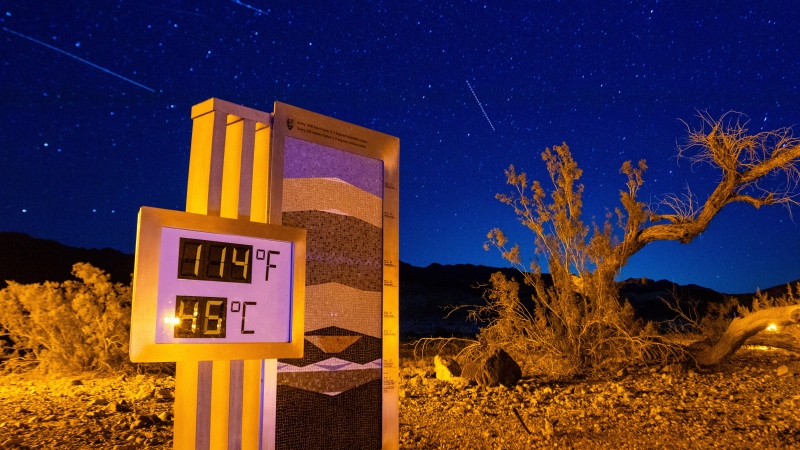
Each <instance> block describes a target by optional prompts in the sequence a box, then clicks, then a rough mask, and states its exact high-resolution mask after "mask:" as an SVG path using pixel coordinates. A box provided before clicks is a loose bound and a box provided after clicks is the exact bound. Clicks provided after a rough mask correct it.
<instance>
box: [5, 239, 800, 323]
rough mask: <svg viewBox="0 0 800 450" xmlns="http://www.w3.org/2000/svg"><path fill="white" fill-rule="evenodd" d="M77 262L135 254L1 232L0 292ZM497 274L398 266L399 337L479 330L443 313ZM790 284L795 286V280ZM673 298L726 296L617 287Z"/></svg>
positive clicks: (652, 311) (656, 311)
mask: <svg viewBox="0 0 800 450" xmlns="http://www.w3.org/2000/svg"><path fill="white" fill-rule="evenodd" d="M76 262H88V263H90V264H91V265H93V266H95V267H98V268H100V269H102V270H104V271H106V272H107V273H108V274H110V275H111V280H112V281H113V282H120V283H124V284H130V282H131V275H132V274H133V262H134V255H128V254H125V253H122V252H120V251H118V250H113V249H109V248H104V249H102V250H96V249H83V248H76V247H68V246H66V245H62V244H59V243H58V242H55V241H50V240H43V239H36V238H33V237H30V236H28V235H26V234H23V233H11V232H0V289H2V288H5V287H6V280H13V281H16V282H18V283H23V284H29V283H42V282H44V281H57V282H61V281H65V280H69V279H73V277H72V275H71V271H72V265H73V264H75V263H76ZM498 270H499V271H502V272H504V273H505V274H506V276H507V277H513V278H515V279H516V280H517V281H519V282H521V281H522V276H521V275H520V274H519V272H517V271H516V270H515V269H511V268H496V267H487V266H476V265H472V264H456V265H441V264H436V263H434V264H431V265H429V266H427V267H416V266H412V265H410V264H406V263H402V262H401V263H400V328H401V330H400V333H401V335H402V336H403V337H415V336H417V337H418V336H431V335H439V336H442V335H470V334H474V332H475V331H477V327H476V326H475V325H474V324H471V323H467V322H465V319H466V310H465V309H462V310H460V311H458V312H457V313H455V314H453V315H451V316H450V318H449V319H447V320H441V319H442V318H444V317H445V316H446V315H447V313H448V311H449V310H448V309H447V307H448V306H454V305H476V304H482V303H483V301H484V300H483V293H484V290H485V288H486V285H487V284H488V282H489V277H490V275H491V274H492V273H494V272H497V271H498ZM544 280H545V282H546V283H549V282H550V276H549V275H547V274H545V275H544ZM798 281H800V280H798ZM791 284H792V286H794V285H795V284H796V282H792V283H791ZM481 286H483V287H481ZM765 292H767V293H769V294H770V295H773V296H780V295H783V294H784V293H785V292H786V285H780V286H775V287H773V288H769V289H766V290H765ZM531 294H532V290H531V289H530V288H528V287H527V286H521V287H520V298H521V299H523V301H524V299H526V298H530V295H531ZM674 295H677V296H678V297H680V298H681V299H682V300H684V301H688V300H693V301H696V302H697V303H698V312H703V311H704V310H705V305H707V304H708V303H715V302H719V301H721V300H723V298H724V297H725V296H726V295H725V294H721V293H719V292H716V291H714V290H711V289H707V288H704V287H701V286H696V285H686V286H683V285H677V284H674V283H672V282H670V281H666V280H661V281H653V280H649V279H629V280H626V281H623V282H622V283H620V297H621V298H623V299H625V300H627V301H629V302H630V303H631V305H632V306H633V307H634V310H635V311H636V315H637V316H638V317H641V318H643V319H645V320H653V321H663V320H669V319H672V318H674V317H675V313H674V312H673V311H671V310H670V309H669V307H667V305H665V304H664V302H663V301H662V300H661V299H662V298H663V299H665V300H668V301H673V300H674ZM735 297H737V298H738V299H739V302H740V303H741V304H744V305H749V304H750V302H751V301H752V298H753V294H741V295H736V296H735Z"/></svg>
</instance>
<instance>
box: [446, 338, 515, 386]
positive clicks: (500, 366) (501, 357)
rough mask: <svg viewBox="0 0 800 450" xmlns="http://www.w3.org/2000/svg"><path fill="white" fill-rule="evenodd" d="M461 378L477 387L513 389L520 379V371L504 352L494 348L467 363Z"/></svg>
mask: <svg viewBox="0 0 800 450" xmlns="http://www.w3.org/2000/svg"><path fill="white" fill-rule="evenodd" d="M461 376H462V377H464V378H466V379H468V380H470V381H474V382H475V383H477V384H478V385H479V386H490V387H494V386H498V385H503V386H506V387H513V386H514V385H516V384H517V382H518V381H519V380H520V378H522V369H520V367H519V364H517V362H516V361H514V359H513V358H511V356H510V355H509V354H508V353H506V351H505V350H503V349H500V348H496V349H494V350H491V351H489V352H487V353H485V354H484V355H482V356H481V357H479V358H478V359H476V360H475V361H472V362H469V363H467V364H466V365H465V366H464V368H463V370H462V371H461Z"/></svg>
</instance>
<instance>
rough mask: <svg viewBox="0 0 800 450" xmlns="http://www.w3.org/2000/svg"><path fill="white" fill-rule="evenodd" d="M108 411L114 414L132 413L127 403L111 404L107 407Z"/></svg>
mask: <svg viewBox="0 0 800 450" xmlns="http://www.w3.org/2000/svg"><path fill="white" fill-rule="evenodd" d="M106 411H108V412H112V413H114V412H125V411H130V408H129V407H128V405H127V404H126V403H125V402H121V403H117V402H111V403H109V404H108V405H107V406H106Z"/></svg>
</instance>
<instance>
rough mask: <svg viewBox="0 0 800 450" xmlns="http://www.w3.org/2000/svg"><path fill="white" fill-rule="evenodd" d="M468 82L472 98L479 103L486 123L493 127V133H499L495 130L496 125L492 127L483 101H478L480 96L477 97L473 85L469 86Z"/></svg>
mask: <svg viewBox="0 0 800 450" xmlns="http://www.w3.org/2000/svg"><path fill="white" fill-rule="evenodd" d="M466 81H467V86H469V91H470V92H472V96H473V97H475V101H476V102H478V106H480V107H481V112H482V113H483V117H485V118H486V121H487V122H489V126H490V127H492V131H497V130H495V129H494V125H492V121H491V120H489V116H488V115H486V110H485V109H483V105H482V104H481V101H480V100H478V96H477V95H475V91H474V90H473V89H472V85H471V84H469V80H466Z"/></svg>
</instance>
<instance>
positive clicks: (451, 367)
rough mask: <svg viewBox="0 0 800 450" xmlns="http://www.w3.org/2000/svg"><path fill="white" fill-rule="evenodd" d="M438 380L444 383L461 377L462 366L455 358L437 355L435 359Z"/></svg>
mask: <svg viewBox="0 0 800 450" xmlns="http://www.w3.org/2000/svg"><path fill="white" fill-rule="evenodd" d="M433 365H434V370H435V371H436V379H437V380H442V381H452V380H453V378H455V377H460V376H461V366H460V365H459V364H458V361H456V360H455V359H453V358H448V357H447V356H439V355H436V356H435V357H434V358H433Z"/></svg>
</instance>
